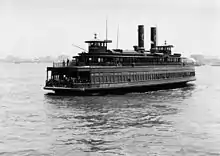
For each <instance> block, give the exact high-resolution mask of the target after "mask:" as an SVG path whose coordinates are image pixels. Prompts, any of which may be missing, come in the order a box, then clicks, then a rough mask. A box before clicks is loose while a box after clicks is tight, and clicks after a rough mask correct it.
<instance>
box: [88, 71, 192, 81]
mask: <svg viewBox="0 0 220 156" xmlns="http://www.w3.org/2000/svg"><path fill="white" fill-rule="evenodd" d="M187 76H195V72H178V73H146V72H139V73H136V72H130V73H127V74H126V73H125V74H122V73H112V74H111V75H103V74H102V73H100V74H99V73H96V74H93V75H92V83H120V82H137V81H147V80H160V79H170V78H180V77H187Z"/></svg>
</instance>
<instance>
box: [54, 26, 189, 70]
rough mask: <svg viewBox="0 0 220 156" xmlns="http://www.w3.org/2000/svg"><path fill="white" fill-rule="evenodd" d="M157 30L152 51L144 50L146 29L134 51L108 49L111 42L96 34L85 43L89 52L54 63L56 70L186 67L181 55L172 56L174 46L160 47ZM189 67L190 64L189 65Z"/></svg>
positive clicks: (152, 37) (154, 29) (153, 35)
mask: <svg viewBox="0 0 220 156" xmlns="http://www.w3.org/2000/svg"><path fill="white" fill-rule="evenodd" d="M156 41H157V39H156V28H155V27H153V28H151V42H152V43H151V49H150V50H145V48H144V28H143V26H142V25H141V26H139V29H138V46H133V48H134V49H133V50H122V49H111V50H110V49H108V48H107V47H108V44H109V43H112V41H111V40H107V39H106V40H100V39H98V38H97V34H95V36H94V39H92V40H88V41H85V43H87V44H88V52H82V53H79V54H78V55H77V56H74V57H73V58H72V59H71V60H70V61H63V62H60V63H53V67H54V68H60V67H62V68H63V67H80V66H156V65H176V66H181V65H185V64H186V62H185V63H184V60H183V58H182V57H181V54H177V53H176V54H175V53H174V54H172V48H173V45H168V44H167V43H166V41H165V44H164V45H161V46H158V45H157V42H156ZM187 64H188V65H189V64H190V63H187Z"/></svg>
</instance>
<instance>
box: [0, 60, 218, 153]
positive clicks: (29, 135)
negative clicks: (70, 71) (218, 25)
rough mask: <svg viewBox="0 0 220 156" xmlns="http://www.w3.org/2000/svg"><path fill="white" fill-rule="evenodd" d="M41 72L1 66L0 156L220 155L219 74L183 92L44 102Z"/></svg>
mask: <svg viewBox="0 0 220 156" xmlns="http://www.w3.org/2000/svg"><path fill="white" fill-rule="evenodd" d="M47 65H48V64H5V63H1V64H0V72H1V75H0V155H4V156H11V155H19V156H23V155H25V156H27V155H31V156H41V155H45V156H46V155H48V156H49V155H51V156H52V155H53V156H64V155H65V156H72V155H74V156H78V155H79V156H81V155H82V156H84V155H85V156H93V155H94V156H97V155H107V156H108V155H110V156H111V155H126V156H133V155H134V156H136V155H137V156H141V155H143V156H145V155H150V156H151V155H152V156H157V155H158V156H161V155H168V156H170V155H175V156H176V155H181V156H182V155H190V156H191V155H204V156H206V155H220V83H219V81H220V67H211V66H203V67H197V68H196V73H197V81H196V82H195V83H192V85H189V86H187V87H184V88H179V89H170V90H166V91H165V90H161V91H153V92H146V93H128V94H125V95H105V96H85V97H83V96H75V97H74V96H51V95H48V94H47V91H44V90H43V89H42V87H43V85H44V82H45V77H46V72H45V68H46V66H47Z"/></svg>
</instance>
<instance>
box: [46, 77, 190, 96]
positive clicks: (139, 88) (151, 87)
mask: <svg viewBox="0 0 220 156" xmlns="http://www.w3.org/2000/svg"><path fill="white" fill-rule="evenodd" d="M189 81H194V79H191V80H187V81H175V82H172V83H171V82H169V83H154V84H146V85H132V86H121V87H111V88H110V87H109V88H87V89H80V88H61V87H44V89H46V90H53V91H54V93H55V94H59V95H92V94H95V95H97V94H100V95H102V94H125V93H129V92H147V91H155V90H165V89H173V88H180V87H185V86H187V85H188V84H187V83H188V82H189Z"/></svg>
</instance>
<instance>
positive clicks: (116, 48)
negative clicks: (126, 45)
mask: <svg viewBox="0 0 220 156" xmlns="http://www.w3.org/2000/svg"><path fill="white" fill-rule="evenodd" d="M118 38H119V25H118V29H117V45H116V49H118Z"/></svg>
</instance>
